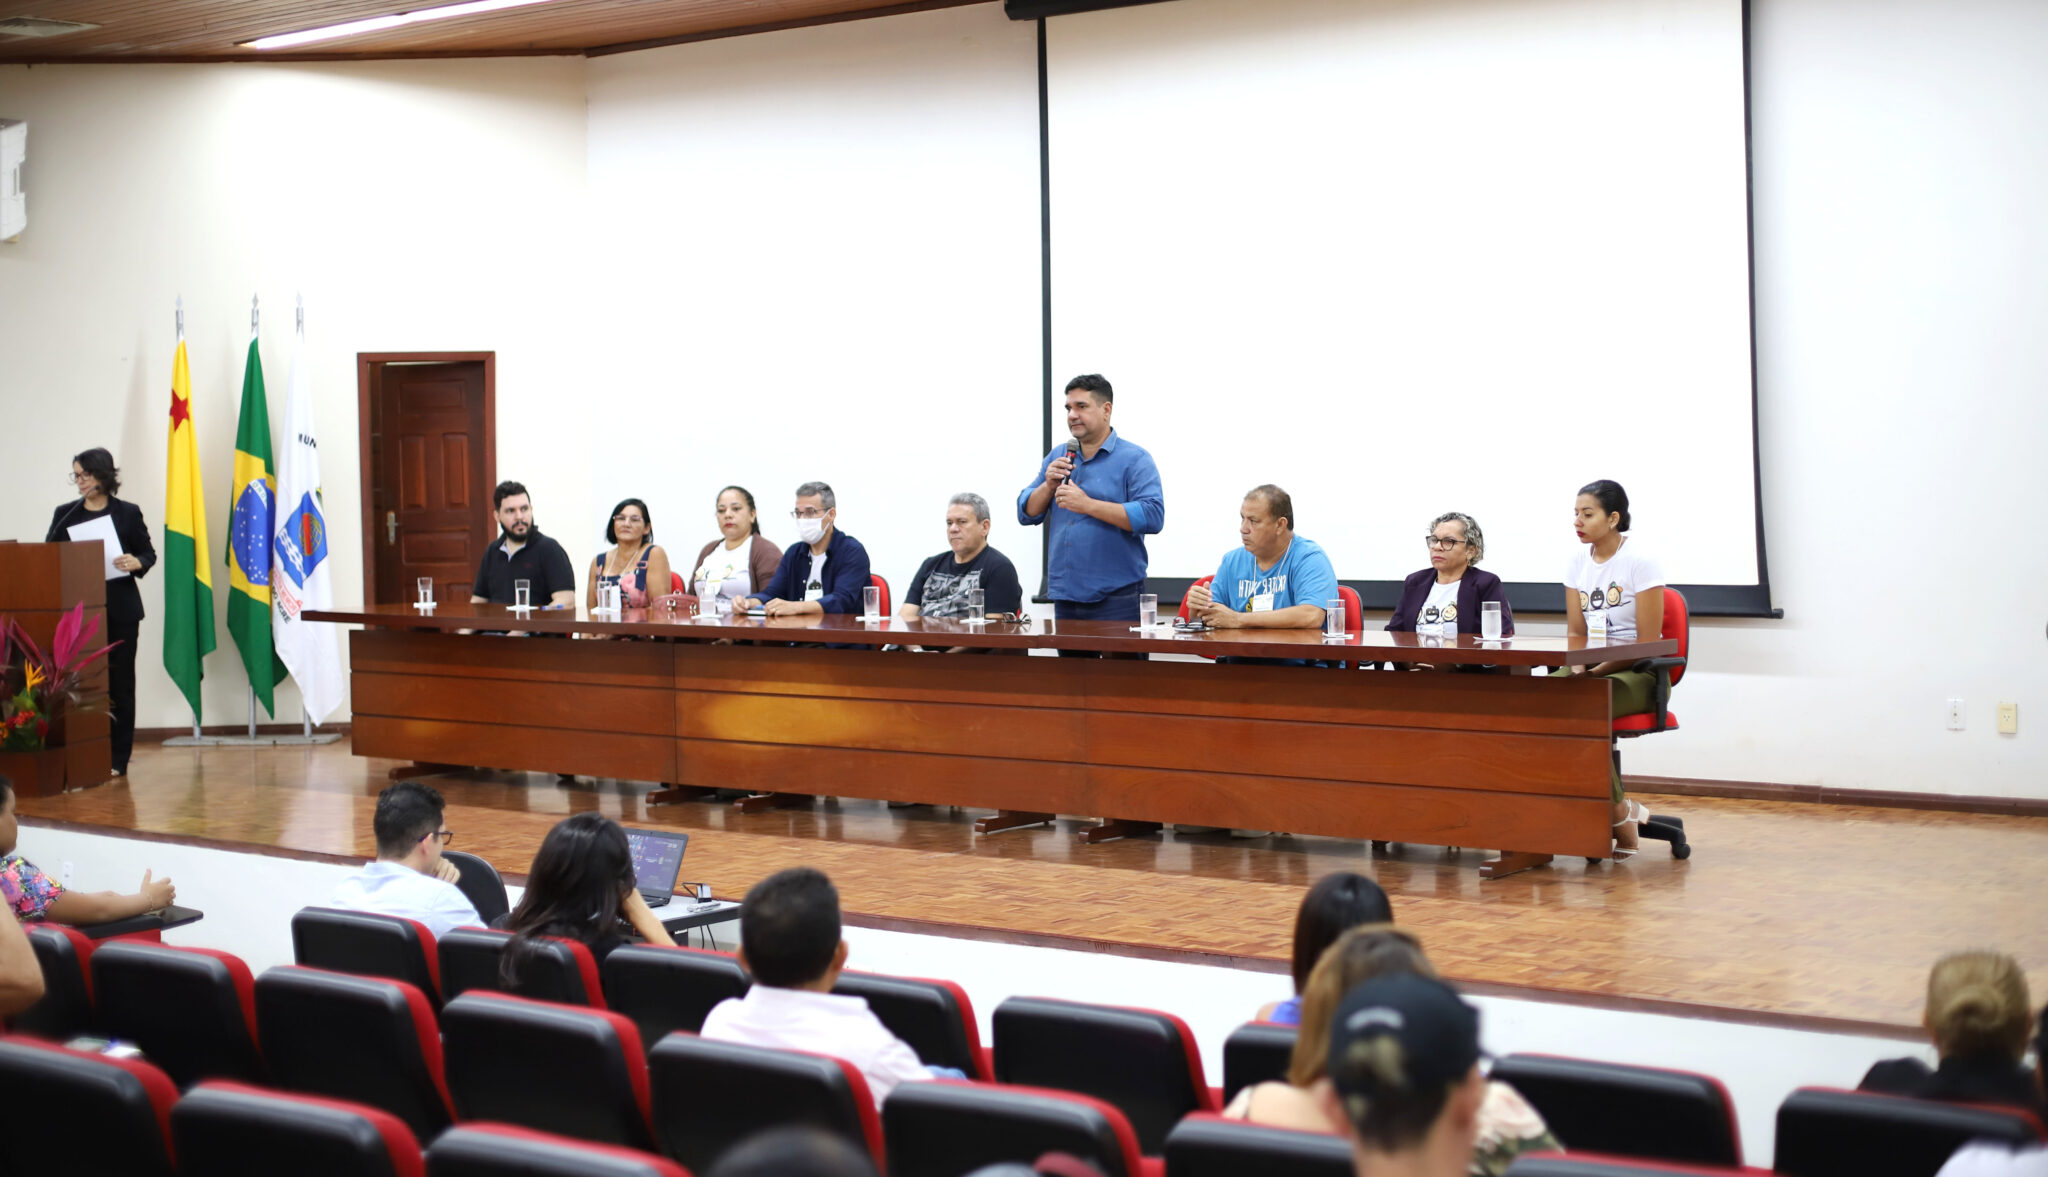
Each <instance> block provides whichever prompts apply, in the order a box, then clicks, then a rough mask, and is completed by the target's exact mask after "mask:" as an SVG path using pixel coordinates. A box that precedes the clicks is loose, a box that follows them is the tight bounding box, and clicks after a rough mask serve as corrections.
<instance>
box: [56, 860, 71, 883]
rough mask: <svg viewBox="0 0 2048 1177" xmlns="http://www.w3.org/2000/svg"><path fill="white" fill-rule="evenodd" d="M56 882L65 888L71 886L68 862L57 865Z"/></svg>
mask: <svg viewBox="0 0 2048 1177" xmlns="http://www.w3.org/2000/svg"><path fill="white" fill-rule="evenodd" d="M57 881H58V882H60V883H62V884H64V885H65V886H66V887H69V886H70V885H71V863H70V862H68V861H66V862H60V863H58V864H57Z"/></svg>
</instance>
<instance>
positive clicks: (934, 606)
mask: <svg viewBox="0 0 2048 1177" xmlns="http://www.w3.org/2000/svg"><path fill="white" fill-rule="evenodd" d="M980 587H981V569H979V568H977V569H975V570H974V571H972V572H969V573H967V574H966V575H964V576H963V575H961V574H959V573H957V572H934V573H932V574H931V575H929V576H927V577H925V578H924V605H923V607H922V608H920V609H919V610H918V611H919V612H920V613H922V614H924V615H925V616H926V617H940V618H945V617H965V616H967V615H968V612H969V610H968V608H967V594H968V592H970V591H971V590H973V589H978V588H980ZM982 608H983V609H984V610H986V609H987V608H988V600H987V598H983V600H982Z"/></svg>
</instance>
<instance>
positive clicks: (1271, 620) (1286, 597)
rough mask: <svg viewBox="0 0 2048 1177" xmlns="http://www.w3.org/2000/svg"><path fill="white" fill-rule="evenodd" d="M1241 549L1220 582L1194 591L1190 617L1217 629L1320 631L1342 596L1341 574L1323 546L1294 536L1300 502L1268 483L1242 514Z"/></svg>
mask: <svg viewBox="0 0 2048 1177" xmlns="http://www.w3.org/2000/svg"><path fill="white" fill-rule="evenodd" d="M1237 538H1238V543H1239V546H1238V547H1236V548H1234V549H1232V550H1231V551H1230V552H1228V553H1227V554H1225V555H1224V557H1223V562H1222V564H1220V565H1218V566H1217V569H1216V579H1214V580H1212V581H1210V582H1209V583H1208V584H1207V585H1199V584H1198V585H1195V586H1194V587H1193V588H1190V589H1189V590H1188V616H1190V617H1199V618H1201V619H1202V620H1203V621H1206V622H1208V623H1209V624H1210V625H1211V626H1214V627H1215V628H1217V629H1318V628H1321V626H1322V624H1323V614H1324V607H1325V606H1326V605H1328V604H1329V603H1330V601H1332V600H1334V599H1335V598H1336V596H1337V572H1336V570H1335V569H1334V568H1332V567H1331V566H1330V558H1329V557H1328V556H1326V555H1324V554H1323V549H1322V546H1321V545H1319V544H1317V543H1316V542H1315V541H1314V540H1312V539H1307V538H1304V537H1302V536H1298V535H1296V534H1294V499H1293V497H1292V496H1290V495H1289V494H1288V493H1287V492H1286V491H1284V490H1281V489H1280V488H1279V487H1277V486H1274V485H1272V484H1271V483H1268V484H1267V485H1265V486H1256V487H1253V488H1252V489H1251V490H1250V491H1249V492H1247V493H1246V494H1245V496H1244V502H1243V504H1241V505H1240V506H1239V507H1238V510H1237Z"/></svg>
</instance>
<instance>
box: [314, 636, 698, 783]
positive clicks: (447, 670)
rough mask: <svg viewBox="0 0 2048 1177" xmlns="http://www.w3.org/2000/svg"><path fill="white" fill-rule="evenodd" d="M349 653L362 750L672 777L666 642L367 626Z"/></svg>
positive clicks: (483, 764)
mask: <svg viewBox="0 0 2048 1177" xmlns="http://www.w3.org/2000/svg"><path fill="white" fill-rule="evenodd" d="M349 659H350V664H351V669H352V672H353V674H352V680H351V687H352V692H351V693H352V698H353V701H354V717H353V724H352V732H353V737H352V738H353V745H352V746H353V747H354V749H355V753H356V755H358V756H381V757H389V758H392V759H399V760H420V761H432V762H435V763H441V764H463V765H474V766H476V767H479V768H509V769H527V770H532V771H539V772H563V773H586V774H589V775H592V776H609V777H621V778H624V779H627V780H643V781H667V780H672V779H673V775H674V771H675V759H676V742H675V692H674V674H675V667H674V662H673V660H672V657H671V655H670V652H669V650H668V648H667V647H666V646H664V645H660V644H657V643H652V642H593V641H551V640H547V639H542V638H506V637H493V636H489V635H483V634H443V633H419V632H407V631H404V630H358V631H357V632H355V633H352V634H350V635H349Z"/></svg>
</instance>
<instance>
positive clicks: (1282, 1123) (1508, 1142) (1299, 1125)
mask: <svg viewBox="0 0 2048 1177" xmlns="http://www.w3.org/2000/svg"><path fill="white" fill-rule="evenodd" d="M1406 974H1413V975H1415V976H1418V977H1422V978H1426V979H1429V980H1431V981H1434V980H1435V979H1436V969H1435V967H1434V966H1432V965H1431V964H1430V963H1429V958H1428V957H1427V956H1425V955H1424V954H1423V951H1422V945H1421V944H1420V943H1419V942H1417V940H1416V939H1415V937H1414V935H1413V934H1411V933H1409V932H1405V931H1402V930H1400V929H1398V928H1395V927H1393V926H1392V925H1390V924H1366V925H1362V926H1360V927H1355V928H1352V929H1351V930H1349V931H1347V932H1345V933H1344V934H1343V935H1342V936H1339V937H1338V938H1337V942H1336V943H1334V944H1332V945H1331V946H1330V948H1329V951H1327V952H1325V953H1324V954H1323V957H1322V959H1321V960H1319V961H1317V962H1316V967H1315V969H1314V970H1313V971H1312V972H1311V973H1310V974H1309V979H1308V985H1307V987H1306V988H1305V989H1304V990H1303V993H1302V1017H1301V1032H1300V1035H1299V1036H1298V1037H1296V1039H1295V1042H1294V1061H1293V1063H1292V1065H1291V1066H1290V1067H1289V1068H1288V1073H1287V1080H1288V1081H1287V1082H1285V1083H1277V1082H1273V1083H1255V1084H1253V1085H1252V1086H1250V1087H1247V1088H1245V1089H1244V1090H1243V1091H1241V1092H1239V1093H1238V1096H1237V1098H1236V1099H1234V1100H1232V1101H1231V1103H1230V1106H1229V1107H1227V1108H1225V1109H1224V1111H1223V1114H1224V1115H1226V1116H1229V1117H1231V1118H1232V1119H1238V1120H1249V1121H1251V1122H1252V1123H1255V1124H1266V1125H1269V1126H1271V1127H1275V1128H1294V1129H1298V1130H1301V1131H1310V1132H1328V1131H1330V1130H1332V1127H1333V1125H1332V1123H1331V1121H1330V1119H1329V1115H1328V1112H1327V1111H1326V1110H1325V1109H1324V1108H1323V1107H1322V1105H1321V1097H1320V1094H1319V1092H1318V1090H1317V1088H1318V1085H1319V1084H1320V1083H1321V1082H1322V1080H1323V1079H1325V1078H1326V1077H1327V1075H1328V1073H1329V1071H1330V1069H1331V1068H1330V1067H1329V1065H1328V1058H1329V1056H1328V1055H1326V1054H1325V1053H1324V1051H1325V1046H1326V1044H1327V1043H1328V1042H1329V1041H1330V1038H1331V1035H1332V1032H1333V1031H1332V1028H1331V1024H1330V1019H1331V1017H1332V1016H1333V1014H1334V1012H1335V1011H1336V1009H1337V1007H1338V1005H1339V1004H1340V1002H1341V1001H1342V999H1343V997H1344V994H1345V993H1347V992H1349V991H1350V990H1352V989H1353V988H1355V987H1357V986H1359V985H1361V984H1364V983H1366V982H1369V981H1374V980H1376V979H1380V978H1385V977H1393V976H1401V975H1406ZM1460 1073H1462V1071H1460ZM1478 1117H1479V1119H1478V1126H1477V1137H1476V1140H1474V1141H1473V1144H1472V1148H1471V1152H1470V1154H1469V1156H1468V1158H1467V1165H1466V1171H1467V1173H1469V1174H1470V1177H1500V1175H1501V1174H1502V1173H1505V1172H1506V1171H1507V1168H1508V1165H1509V1164H1511V1163H1512V1162H1513V1161H1514V1159H1515V1157H1517V1156H1518V1155H1520V1154H1521V1153H1523V1152H1539V1151H1543V1150H1546V1149H1556V1148H1559V1147H1561V1146H1560V1145H1559V1144H1558V1142H1557V1138H1556V1137H1555V1136H1553V1135H1551V1133H1550V1129H1549V1127H1548V1126H1546V1125H1545V1124H1544V1122H1543V1117H1542V1116H1541V1115H1539V1114H1538V1113H1537V1111H1536V1109H1535V1108H1532V1107H1530V1106H1529V1103H1528V1101H1527V1100H1524V1099H1523V1098H1522V1097H1521V1096H1520V1095H1518V1094H1516V1092H1515V1090H1514V1089H1513V1088H1512V1087H1509V1086H1508V1085H1507V1084H1505V1083H1491V1082H1489V1083H1485V1084H1484V1086H1483V1088H1482V1090H1481V1091H1480V1100H1479V1107H1478ZM1468 1139H1471V1138H1468Z"/></svg>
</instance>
